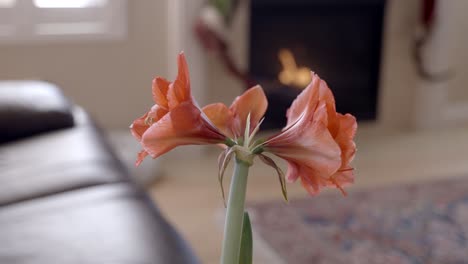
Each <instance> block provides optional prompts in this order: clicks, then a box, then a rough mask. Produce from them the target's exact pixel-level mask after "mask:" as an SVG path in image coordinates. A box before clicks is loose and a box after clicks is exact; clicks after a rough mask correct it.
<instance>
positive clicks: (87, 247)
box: [0, 183, 196, 264]
mask: <svg viewBox="0 0 468 264" xmlns="http://www.w3.org/2000/svg"><path fill="white" fill-rule="evenodd" d="M0 234H1V241H2V246H1V247H0V263H21V264H50V263H67V264H75V263H76V264H88V263H93V264H94V263H103V264H105V263H109V264H110V263H113V264H126V263H128V264H130V263H141V264H150V263H151V264H169V263H170V264H191V263H196V260H195V259H196V258H195V257H194V256H193V255H192V254H191V253H190V250H188V248H187V246H186V244H185V242H183V241H182V240H181V239H180V237H179V236H178V235H177V233H176V232H175V231H174V229H173V228H172V227H171V226H170V225H169V224H168V223H167V222H166V221H165V220H164V219H163V217H162V216H161V215H160V214H159V212H158V210H157V209H156V208H155V207H154V206H153V205H151V204H150V203H149V202H148V200H147V198H146V196H145V195H143V194H142V193H141V191H139V190H138V189H137V188H136V187H135V186H133V185H131V184H128V183H115V184H106V185H101V186H94V187H88V188H84V189H80V190H75V191H69V192H65V193H61V194H56V195H52V196H47V197H42V198H40V199H34V200H30V201H24V202H22V203H18V204H14V205H11V206H5V207H0Z"/></svg>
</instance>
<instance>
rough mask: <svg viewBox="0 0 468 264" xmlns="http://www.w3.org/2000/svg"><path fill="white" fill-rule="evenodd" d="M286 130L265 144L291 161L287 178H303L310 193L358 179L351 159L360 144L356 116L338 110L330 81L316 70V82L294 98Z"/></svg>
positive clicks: (273, 151) (267, 148)
mask: <svg viewBox="0 0 468 264" xmlns="http://www.w3.org/2000/svg"><path fill="white" fill-rule="evenodd" d="M287 119H288V122H287V125H286V127H285V128H284V129H283V131H282V132H281V133H279V134H277V135H274V136H272V137H270V138H269V139H268V140H266V141H265V142H264V143H263V144H262V148H263V150H264V151H267V152H271V153H273V154H275V155H277V156H279V157H281V158H283V159H285V160H286V161H287V162H288V172H287V175H286V178H287V179H288V180H289V181H291V182H293V181H295V180H296V179H298V178H300V179H301V182H302V185H303V186H304V187H305V188H306V190H307V191H308V192H309V193H310V194H316V193H318V192H319V190H320V188H321V187H325V186H334V187H337V188H339V189H340V190H341V191H342V192H343V194H345V192H344V190H343V188H342V186H343V185H345V184H347V183H352V182H353V180H354V176H353V168H352V167H351V166H350V162H351V161H352V159H353V158H354V154H355V152H356V145H355V143H354V141H353V138H354V135H355V134H356V129H357V123H356V119H355V118H354V116H352V115H350V114H346V115H342V114H340V113H337V112H336V109H335V100H334V97H333V94H332V92H331V91H330V89H329V88H328V86H327V84H326V83H325V82H324V81H323V80H321V79H320V78H319V77H318V76H317V75H315V74H313V73H312V81H311V83H310V84H309V86H308V87H307V88H306V89H304V91H302V92H301V94H300V95H299V96H298V97H297V98H296V100H294V102H293V103H292V105H291V107H290V109H289V110H288V112H287Z"/></svg>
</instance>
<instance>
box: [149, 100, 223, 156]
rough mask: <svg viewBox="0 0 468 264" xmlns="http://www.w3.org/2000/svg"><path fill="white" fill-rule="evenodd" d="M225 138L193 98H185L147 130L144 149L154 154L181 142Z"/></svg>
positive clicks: (194, 143) (196, 142)
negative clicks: (192, 100)
mask: <svg viewBox="0 0 468 264" xmlns="http://www.w3.org/2000/svg"><path fill="white" fill-rule="evenodd" d="M224 140H225V136H224V135H222V134H221V133H220V132H219V131H218V130H217V129H216V128H214V127H213V126H212V125H211V124H210V122H209V121H207V120H206V119H204V117H203V115H202V114H201V111H200V110H199V109H198V108H197V107H196V106H195V105H193V103H192V102H190V101H189V102H183V103H181V104H179V105H178V106H177V107H175V108H174V109H172V110H171V111H170V112H169V113H168V114H167V115H165V116H164V117H163V118H161V119H160V120H159V121H158V122H157V123H155V124H153V125H152V126H151V127H150V128H148V130H147V131H146V132H145V133H144V134H143V138H142V140H141V144H142V146H143V149H144V150H145V151H146V152H148V154H150V155H151V156H152V157H153V158H157V157H159V156H161V155H162V154H164V153H166V152H168V151H170V150H172V149H173V148H175V147H177V146H180V145H192V144H193V145H200V144H216V143H221V142H223V141H224Z"/></svg>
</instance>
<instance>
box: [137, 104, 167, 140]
mask: <svg viewBox="0 0 468 264" xmlns="http://www.w3.org/2000/svg"><path fill="white" fill-rule="evenodd" d="M165 114H167V111H166V110H165V109H163V108H161V107H159V106H158V105H153V107H151V110H150V111H148V112H147V113H146V114H144V115H143V116H141V117H140V118H137V119H136V120H135V121H133V123H132V125H131V126H130V131H131V132H132V135H133V136H134V137H135V138H136V139H137V140H138V141H141V137H142V136H143V133H145V131H146V130H147V129H148V128H149V127H150V126H151V124H153V123H155V122H157V121H159V119H161V118H162V117H163V116H164V115H165Z"/></svg>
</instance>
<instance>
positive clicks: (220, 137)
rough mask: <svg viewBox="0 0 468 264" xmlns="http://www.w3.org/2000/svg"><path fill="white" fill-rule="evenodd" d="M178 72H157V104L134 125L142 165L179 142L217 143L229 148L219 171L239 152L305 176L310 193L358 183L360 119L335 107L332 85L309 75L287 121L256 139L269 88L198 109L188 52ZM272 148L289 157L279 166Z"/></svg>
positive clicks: (298, 176)
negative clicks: (166, 74) (353, 163)
mask: <svg viewBox="0 0 468 264" xmlns="http://www.w3.org/2000/svg"><path fill="white" fill-rule="evenodd" d="M178 67H179V69H178V74H177V77H176V79H175V81H173V82H169V81H167V80H165V79H163V78H160V77H157V78H155V79H154V81H153V99H154V102H155V105H154V106H153V107H152V108H151V109H150V110H149V111H148V112H147V113H146V114H144V115H143V116H142V117H140V118H138V119H136V120H135V121H134V122H133V124H132V125H131V127H130V128H131V132H132V134H133V135H134V137H135V138H136V139H137V140H138V141H140V143H141V146H142V148H143V150H142V151H141V152H140V153H139V154H138V159H137V165H139V164H140V163H141V162H142V161H143V159H144V158H145V157H146V156H147V155H150V156H151V157H153V158H157V157H159V156H161V155H162V154H164V153H166V152H168V151H170V150H172V149H173V148H175V147H177V146H180V145H189V144H198V145H199V144H218V145H222V146H223V147H224V148H225V151H223V152H222V154H221V155H220V159H219V164H220V177H222V171H223V170H224V169H225V167H226V164H227V162H228V161H229V158H230V157H231V156H232V154H233V153H235V154H236V155H237V158H238V159H239V157H240V159H241V160H243V161H245V162H247V163H251V162H252V160H253V158H254V157H259V158H260V159H261V160H262V161H263V162H265V163H266V164H268V165H270V166H273V167H274V168H275V169H276V170H277V171H278V174H279V176H280V180H281V184H282V187H283V194H285V195H286V192H285V187H284V178H286V179H287V180H288V181H290V182H294V181H296V180H297V179H300V180H301V183H302V185H303V186H304V187H305V189H306V190H307V191H308V192H309V193H310V194H316V193H318V192H319V190H320V189H321V188H322V187H326V186H331V187H336V188H339V189H340V190H341V191H342V192H343V193H345V192H344V190H343V186H344V185H345V184H348V183H352V182H353V179H354V176H353V168H352V167H351V165H350V163H351V161H352V160H353V158H354V155H355V152H356V145H355V143H354V140H353V139H354V136H355V134H356V129H357V124H356V119H355V118H354V117H353V116H352V115H350V114H346V115H342V114H340V113H337V112H336V108H335V100H334V97H333V94H332V92H331V90H330V89H329V88H328V86H327V84H326V83H325V82H324V81H323V80H321V79H320V78H319V77H318V76H317V75H316V74H314V73H311V75H312V81H311V83H310V84H309V85H308V86H307V87H306V88H305V89H304V90H303V91H302V92H301V94H299V96H298V97H297V98H296V99H295V100H294V102H293V103H292V105H291V107H290V108H289V110H288V111H287V113H286V116H287V120H288V121H287V125H286V127H285V128H283V130H282V131H281V132H279V133H278V134H276V135H273V136H271V137H269V138H266V139H259V140H254V136H255V134H256V132H257V131H258V129H259V127H260V124H261V121H262V119H263V115H264V114H265V112H266V109H267V106H268V102H267V99H266V96H265V94H264V92H263V89H262V88H261V87H260V86H258V85H257V86H255V87H253V88H250V89H249V90H247V91H246V92H244V93H243V94H242V95H241V96H239V97H237V98H236V99H235V100H234V102H233V103H232V104H231V106H229V107H227V106H226V105H224V104H222V103H214V104H210V105H207V106H205V107H203V108H200V107H199V106H198V105H197V104H196V102H195V100H194V99H193V98H192V95H191V90H190V80H189V72H188V66H187V62H186V60H185V56H184V54H183V53H181V54H180V55H179V56H178ZM266 153H272V154H274V155H276V156H278V157H281V158H282V159H284V160H286V162H287V164H288V170H287V173H286V175H285V176H284V175H283V173H282V172H281V169H280V168H279V167H278V166H277V165H276V164H275V162H274V161H273V160H272V159H271V158H270V157H268V156H266V155H265V154H266Z"/></svg>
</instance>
